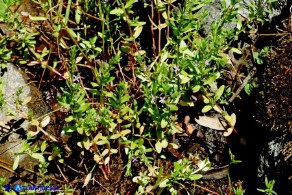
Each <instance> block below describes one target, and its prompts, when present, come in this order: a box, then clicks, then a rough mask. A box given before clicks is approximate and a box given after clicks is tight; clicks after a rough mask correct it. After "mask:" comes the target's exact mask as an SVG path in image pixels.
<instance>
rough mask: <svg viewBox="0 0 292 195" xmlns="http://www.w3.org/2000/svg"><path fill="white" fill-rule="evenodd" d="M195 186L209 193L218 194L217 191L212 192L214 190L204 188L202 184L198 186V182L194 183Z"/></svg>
mask: <svg viewBox="0 0 292 195" xmlns="http://www.w3.org/2000/svg"><path fill="white" fill-rule="evenodd" d="M196 187H198V188H201V189H202V190H205V191H207V192H210V193H212V194H216V195H220V194H219V193H217V192H214V191H212V190H209V189H207V188H204V187H203V186H200V185H198V184H196Z"/></svg>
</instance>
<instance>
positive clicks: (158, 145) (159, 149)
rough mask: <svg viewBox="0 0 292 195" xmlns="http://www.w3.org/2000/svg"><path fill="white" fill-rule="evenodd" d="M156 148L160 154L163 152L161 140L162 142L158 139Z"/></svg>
mask: <svg viewBox="0 0 292 195" xmlns="http://www.w3.org/2000/svg"><path fill="white" fill-rule="evenodd" d="M155 149H156V152H157V153H158V154H160V153H161V151H162V146H161V142H160V141H157V142H156V144H155Z"/></svg>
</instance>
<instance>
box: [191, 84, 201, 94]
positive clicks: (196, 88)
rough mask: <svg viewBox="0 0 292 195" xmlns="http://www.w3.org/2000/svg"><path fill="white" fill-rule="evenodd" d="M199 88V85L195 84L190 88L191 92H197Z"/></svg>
mask: <svg viewBox="0 0 292 195" xmlns="http://www.w3.org/2000/svg"><path fill="white" fill-rule="evenodd" d="M200 89H201V86H200V85H196V86H195V87H193V88H192V91H193V93H196V92H198V91H199V90H200Z"/></svg>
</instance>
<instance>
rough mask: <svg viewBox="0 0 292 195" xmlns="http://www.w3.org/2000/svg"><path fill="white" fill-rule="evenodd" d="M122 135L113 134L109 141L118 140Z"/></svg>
mask: <svg viewBox="0 0 292 195" xmlns="http://www.w3.org/2000/svg"><path fill="white" fill-rule="evenodd" d="M121 136H122V135H121V134H119V133H117V134H113V135H111V136H110V139H118V138H119V137H121Z"/></svg>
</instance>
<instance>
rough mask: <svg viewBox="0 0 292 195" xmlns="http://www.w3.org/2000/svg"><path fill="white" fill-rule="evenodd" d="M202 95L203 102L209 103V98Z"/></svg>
mask: <svg viewBox="0 0 292 195" xmlns="http://www.w3.org/2000/svg"><path fill="white" fill-rule="evenodd" d="M202 97H203V102H204V103H205V104H209V102H210V100H209V98H207V97H206V96H204V95H203V96H202Z"/></svg>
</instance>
